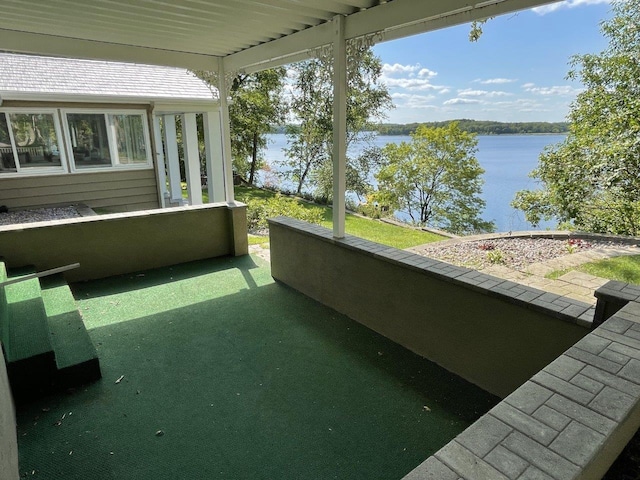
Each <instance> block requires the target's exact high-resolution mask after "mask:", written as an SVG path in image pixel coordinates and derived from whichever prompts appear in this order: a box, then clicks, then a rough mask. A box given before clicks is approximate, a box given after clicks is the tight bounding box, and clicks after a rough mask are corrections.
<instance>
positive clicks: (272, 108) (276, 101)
mask: <svg viewBox="0 0 640 480" xmlns="http://www.w3.org/2000/svg"><path fill="white" fill-rule="evenodd" d="M195 73H196V75H197V76H198V77H200V78H201V79H202V80H204V81H205V82H207V83H209V85H211V86H213V87H216V81H215V78H214V76H213V74H212V73H210V72H195ZM285 77H286V70H285V69H284V68H283V67H279V68H273V69H269V70H263V71H261V72H257V73H251V74H238V75H237V76H236V77H235V78H234V79H233V82H232V84H231V104H230V105H229V120H230V124H231V155H232V157H233V168H234V170H235V172H236V173H237V174H238V175H240V176H241V177H243V178H245V179H247V181H248V183H249V184H253V183H254V180H255V173H256V171H257V170H259V169H260V167H261V164H262V162H263V157H262V155H261V152H262V151H263V150H264V149H265V148H266V146H267V134H268V133H270V132H271V129H272V128H273V126H275V125H280V124H282V123H283V122H284V119H285V113H286V102H285V101H284V96H283V95H282V90H283V87H284V79H285Z"/></svg>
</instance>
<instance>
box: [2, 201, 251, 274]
mask: <svg viewBox="0 0 640 480" xmlns="http://www.w3.org/2000/svg"><path fill="white" fill-rule="evenodd" d="M247 253H248V245H247V223H246V207H245V205H243V204H240V203H238V204H234V205H227V204H226V203H218V204H208V205H201V206H193V207H176V208H168V209H163V210H147V211H141V212H133V213H127V214H111V215H102V216H93V217H86V218H78V219H69V220H58V221H54V222H39V223H33V224H26V225H13V226H5V227H0V255H1V256H3V257H4V260H5V263H6V264H7V266H8V267H20V266H24V265H34V266H35V267H36V268H37V269H38V270H45V269H48V268H54V267H58V266H61V265H67V264H71V263H80V268H78V269H75V270H71V271H68V272H66V274H65V276H66V277H67V279H68V280H69V281H78V280H89V279H94V278H102V277H108V276H112V275H118V274H122V273H130V272H135V271H139V270H145V269H149V268H156V267H162V266H166V265H174V264H177V263H183V262H189V261H193V260H200V259H204V258H211V257H218V256H222V255H245V254H247Z"/></svg>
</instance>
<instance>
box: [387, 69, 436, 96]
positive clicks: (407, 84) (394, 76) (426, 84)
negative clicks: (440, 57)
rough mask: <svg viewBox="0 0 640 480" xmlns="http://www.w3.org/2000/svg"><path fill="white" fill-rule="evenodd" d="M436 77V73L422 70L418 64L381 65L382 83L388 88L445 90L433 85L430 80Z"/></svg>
mask: <svg viewBox="0 0 640 480" xmlns="http://www.w3.org/2000/svg"><path fill="white" fill-rule="evenodd" d="M436 75H438V73H437V72H434V71H433V70H430V69H428V68H424V67H423V66H422V65H420V64H419V63H416V64H413V65H401V64H399V63H394V64H393V65H392V64H389V63H385V64H383V65H382V76H381V77H380V81H382V82H383V83H384V84H385V85H387V87H388V88H390V89H392V88H397V89H404V90H412V91H425V90H435V91H440V90H443V89H445V88H446V87H445V86H442V85H433V84H432V83H431V79H432V78H433V77H435V76H436Z"/></svg>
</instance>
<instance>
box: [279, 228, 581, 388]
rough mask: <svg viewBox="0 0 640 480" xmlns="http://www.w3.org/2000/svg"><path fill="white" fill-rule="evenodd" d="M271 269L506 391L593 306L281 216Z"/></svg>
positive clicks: (570, 335)
mask: <svg viewBox="0 0 640 480" xmlns="http://www.w3.org/2000/svg"><path fill="white" fill-rule="evenodd" d="M270 236H271V242H270V247H271V272H272V275H273V277H274V278H275V279H276V280H279V281H281V282H283V283H286V284H287V285H290V286H291V287H293V288H295V289H297V290H299V291H301V292H302V293H304V294H306V295H308V296H310V297H311V298H314V299H315V300H318V301H319V302H321V303H323V304H325V305H328V306H330V307H332V308H334V309H335V310H337V311H339V312H341V313H344V314H346V315H347V316H349V317H351V318H353V319H354V320H356V321H358V322H360V323H362V324H363V325H366V326H367V327H369V328H371V329H372V330H375V331H376V332H378V333H380V334H381V335H384V336H386V337H387V338H389V339H391V340H393V341H395V342H396V343H399V344H400V345H403V346H404V347H406V348H408V349H409V350H411V351H413V352H415V353H417V354H419V355H421V356H423V357H425V358H428V359H430V360H432V361H434V362H436V363H437V364H439V365H441V366H442V367H444V368H446V369H447V370H449V371H451V372H453V373H456V374H458V375H460V376H461V377H463V378H465V379H466V380H468V381H470V382H472V383H474V384H476V385H479V386H480V387H482V388H483V389H485V390H487V391H489V392H491V393H493V394H495V395H498V396H501V397H505V396H506V395H508V394H510V393H511V392H512V391H513V390H515V389H516V388H517V387H518V386H520V385H522V383H524V382H525V381H527V380H528V379H529V378H530V377H531V376H532V375H534V374H535V373H536V372H538V371H539V370H540V369H541V368H543V367H544V366H545V365H547V364H548V363H549V362H551V361H552V360H553V359H555V358H556V357H557V356H558V355H560V354H561V353H562V352H563V351H565V350H566V349H567V348H569V347H570V346H571V345H573V344H574V343H575V342H577V341H578V340H579V339H580V338H582V337H583V336H584V335H586V334H587V333H588V332H589V329H590V326H591V320H592V318H593V307H591V306H590V305H588V304H586V303H583V302H580V301H577V300H572V299H568V298H565V297H561V296H559V295H556V294H552V293H547V292H543V291H541V290H537V289H535V288H531V287H526V286H523V285H520V284H517V283H515V282H511V281H506V280H503V279H500V278H496V277H492V276H490V275H486V274H483V273H480V272H477V271H475V270H470V269H468V268H464V267H456V266H454V265H450V264H448V263H444V262H440V261H437V260H433V259H429V258H426V257H422V256H420V255H416V254H414V253H411V252H407V251H403V250H397V249H395V248H390V247H386V246H384V245H380V244H377V243H373V242H370V241H367V240H364V239H362V238H357V237H351V236H347V237H346V238H344V239H340V240H337V239H334V238H333V236H332V233H331V231H330V230H327V229H326V228H323V227H320V226H317V225H311V224H308V223H305V222H301V221H298V220H293V219H289V218H285V217H278V218H276V219H272V220H271V221H270Z"/></svg>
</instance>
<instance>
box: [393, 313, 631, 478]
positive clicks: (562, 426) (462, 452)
mask: <svg viewBox="0 0 640 480" xmlns="http://www.w3.org/2000/svg"><path fill="white" fill-rule="evenodd" d="M639 339H640V303H637V302H630V303H629V304H627V305H626V306H624V307H623V308H622V309H621V310H620V311H618V312H617V313H616V314H615V315H613V316H612V317H611V318H610V319H608V320H606V321H605V322H604V323H603V324H602V325H601V326H600V327H598V328H596V329H595V330H594V331H593V332H592V333H590V334H589V335H587V336H586V337H584V338H583V339H582V340H580V341H579V342H578V343H576V344H575V345H574V346H573V347H571V348H570V349H568V350H567V351H566V352H564V353H563V354H562V355H561V356H560V357H558V358H557V359H556V360H554V361H553V362H552V363H551V364H549V365H548V366H546V367H545V368H544V369H543V370H542V371H540V372H538V373H537V374H536V375H535V376H533V377H532V378H531V379H530V380H529V381H528V382H526V383H525V384H524V385H522V386H521V387H520V388H518V389H517V390H516V391H515V392H513V393H512V394H511V395H509V396H508V397H507V398H506V399H505V400H504V401H503V402H501V403H499V404H498V405H497V406H495V407H494V408H493V409H491V410H490V411H489V412H488V413H487V414H486V415H484V416H483V417H482V418H480V420H478V421H477V422H475V423H474V424H473V425H471V426H470V427H469V428H467V429H466V430H465V431H464V432H462V433H461V434H460V435H458V436H457V437H456V438H455V439H454V440H452V441H451V442H449V443H448V444H447V445H445V446H444V447H443V448H441V449H440V450H439V451H438V452H436V453H435V455H433V456H432V457H429V458H428V459H427V460H425V461H424V462H423V463H422V464H421V465H419V466H418V467H416V468H415V469H414V470H413V471H412V472H410V473H409V474H408V475H407V476H406V477H405V480H428V479H438V480H459V479H461V478H462V479H464V480H484V479H488V478H490V479H495V480H510V479H516V478H517V479H524V478H527V479H534V478H539V479H551V480H574V479H575V480H577V479H580V480H586V479H591V480H598V479H600V478H602V476H603V475H604V474H605V473H606V471H607V470H608V469H609V467H610V466H611V464H612V463H613V462H614V461H615V459H616V458H617V456H618V455H619V454H620V452H621V451H622V450H623V448H624V447H625V445H626V444H627V443H628V441H629V439H631V437H632V436H633V434H634V433H635V432H636V431H637V430H638V428H639V427H640V340H639Z"/></svg>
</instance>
